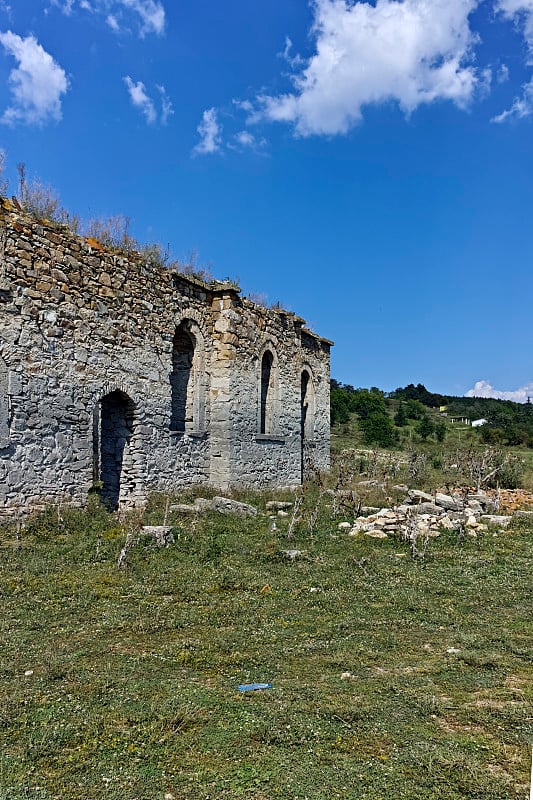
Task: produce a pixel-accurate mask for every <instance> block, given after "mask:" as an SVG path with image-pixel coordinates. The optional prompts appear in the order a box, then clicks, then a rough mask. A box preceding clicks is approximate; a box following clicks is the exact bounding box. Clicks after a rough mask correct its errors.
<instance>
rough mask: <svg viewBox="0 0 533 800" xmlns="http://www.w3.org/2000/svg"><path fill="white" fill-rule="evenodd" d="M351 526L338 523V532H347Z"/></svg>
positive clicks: (346, 523) (347, 523) (348, 523)
mask: <svg viewBox="0 0 533 800" xmlns="http://www.w3.org/2000/svg"><path fill="white" fill-rule="evenodd" d="M351 528H352V525H351V523H350V522H339V530H340V531H349V530H351Z"/></svg>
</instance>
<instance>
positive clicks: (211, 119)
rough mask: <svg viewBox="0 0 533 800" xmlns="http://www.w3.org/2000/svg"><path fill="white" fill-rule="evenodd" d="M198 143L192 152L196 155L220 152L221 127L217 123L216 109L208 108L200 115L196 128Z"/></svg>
mask: <svg viewBox="0 0 533 800" xmlns="http://www.w3.org/2000/svg"><path fill="white" fill-rule="evenodd" d="M197 131H198V133H199V134H200V141H199V142H198V144H197V145H196V147H195V148H194V150H193V153H195V154H197V155H210V154H212V153H218V152H220V147H221V144H222V126H221V125H220V123H219V121H218V114H217V110H216V108H208V109H207V110H206V111H204V113H203V115H202V121H201V123H200V124H199V125H198V128H197Z"/></svg>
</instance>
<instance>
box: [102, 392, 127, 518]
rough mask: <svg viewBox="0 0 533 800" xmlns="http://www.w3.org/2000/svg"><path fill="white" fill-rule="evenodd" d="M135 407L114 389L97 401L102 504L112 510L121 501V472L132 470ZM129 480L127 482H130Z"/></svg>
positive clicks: (122, 393)
mask: <svg viewBox="0 0 533 800" xmlns="http://www.w3.org/2000/svg"><path fill="white" fill-rule="evenodd" d="M134 425H135V404H134V402H133V400H132V399H131V398H130V397H128V395H127V394H126V393H125V392H122V391H120V390H119V389H117V390H116V391H114V392H111V393H110V394H107V395H105V397H103V398H102V399H101V401H100V426H99V427H100V448H99V450H100V452H99V455H100V459H99V460H100V464H99V467H100V469H99V472H100V482H101V487H102V488H101V498H102V502H103V503H104V504H105V505H106V506H107V507H108V508H110V509H111V510H113V511H115V510H116V509H117V508H118V506H119V502H120V499H121V485H122V483H123V473H124V471H125V470H126V469H128V467H129V468H131V463H130V461H131V459H130V458H129V454H130V453H129V451H130V448H131V440H132V438H133V435H134ZM129 482H130V481H128V483H129Z"/></svg>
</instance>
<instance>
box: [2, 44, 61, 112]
mask: <svg viewBox="0 0 533 800" xmlns="http://www.w3.org/2000/svg"><path fill="white" fill-rule="evenodd" d="M0 44H1V45H2V47H3V48H4V50H5V51H6V53H8V54H9V55H10V56H13V58H14V59H15V60H16V61H17V64H18V66H17V67H16V68H14V69H13V70H11V72H10V74H9V85H10V87H11V95H12V102H11V105H10V106H9V107H8V108H7V109H6V110H5V111H4V113H3V115H2V117H1V121H2V122H3V123H6V124H8V125H13V124H15V123H17V122H21V123H25V124H28V125H42V124H44V123H45V122H48V121H49V120H59V119H61V98H62V96H63V95H64V94H65V93H66V91H67V89H68V80H67V76H66V73H65V71H64V70H63V69H62V68H61V67H60V66H59V64H58V63H57V62H56V61H54V59H53V58H52V56H51V55H50V54H49V53H47V52H46V50H44V48H43V47H42V46H41V45H40V44H39V42H38V41H37V39H36V38H35V37H34V36H27V37H26V38H22V37H21V36H17V34H16V33H12V32H11V31H6V32H5V33H2V32H0Z"/></svg>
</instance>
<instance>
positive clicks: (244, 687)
mask: <svg viewBox="0 0 533 800" xmlns="http://www.w3.org/2000/svg"><path fill="white" fill-rule="evenodd" d="M237 688H238V690H239V692H257V691H258V690H259V689H272V684H271V683H241V684H240V685H239V686H238V687H237Z"/></svg>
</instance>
